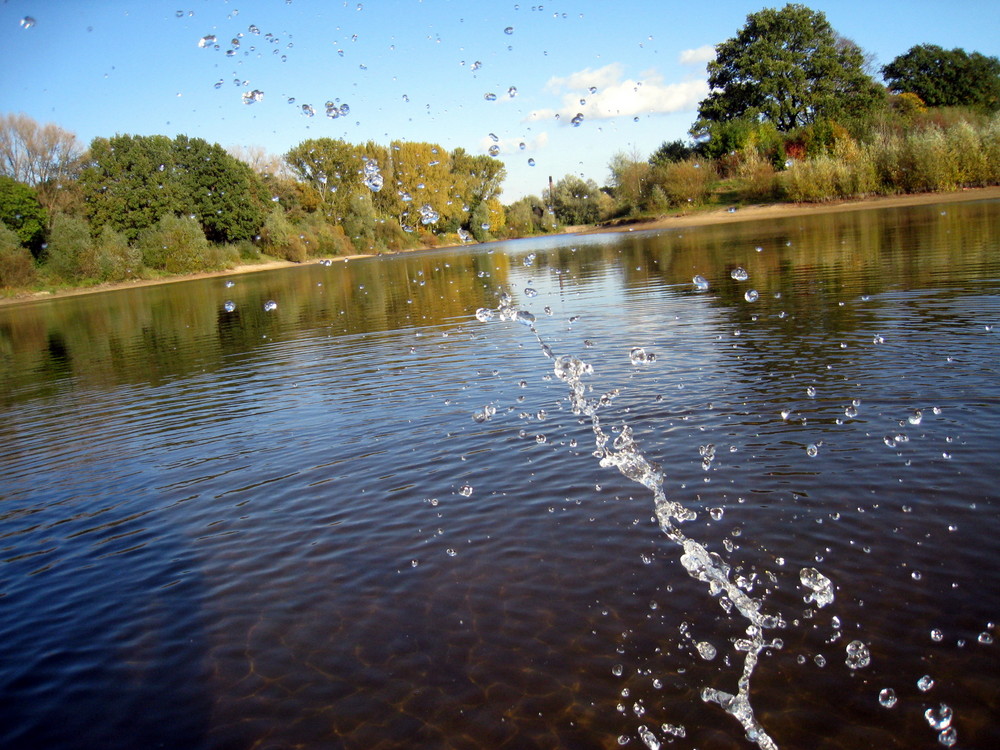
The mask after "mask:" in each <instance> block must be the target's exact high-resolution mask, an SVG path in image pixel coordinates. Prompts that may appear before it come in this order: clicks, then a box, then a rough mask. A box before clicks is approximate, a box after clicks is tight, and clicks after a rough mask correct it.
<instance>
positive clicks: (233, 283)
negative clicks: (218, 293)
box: [226, 280, 236, 289]
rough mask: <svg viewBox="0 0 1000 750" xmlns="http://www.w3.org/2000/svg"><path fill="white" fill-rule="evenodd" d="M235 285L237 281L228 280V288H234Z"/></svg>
mask: <svg viewBox="0 0 1000 750" xmlns="http://www.w3.org/2000/svg"><path fill="white" fill-rule="evenodd" d="M234 286H236V282H235V281H232V280H229V281H227V282H226V289H232V288H233V287H234Z"/></svg>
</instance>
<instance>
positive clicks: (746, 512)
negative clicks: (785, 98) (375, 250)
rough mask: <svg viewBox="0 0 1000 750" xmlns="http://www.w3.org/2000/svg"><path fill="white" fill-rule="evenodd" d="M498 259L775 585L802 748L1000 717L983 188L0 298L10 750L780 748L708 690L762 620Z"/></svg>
mask: <svg viewBox="0 0 1000 750" xmlns="http://www.w3.org/2000/svg"><path fill="white" fill-rule="evenodd" d="M737 267H742V268H744V269H745V270H746V271H747V272H748V274H749V279H748V280H746V281H738V280H735V279H733V278H732V277H731V272H732V271H733V270H734V269H736V268H737ZM695 274H701V275H703V276H704V277H705V278H706V279H707V280H708V282H709V284H710V286H709V289H708V290H707V291H697V290H696V289H695V288H694V285H693V284H692V283H691V279H692V277H693V276H694V275H695ZM500 288H505V289H509V290H510V292H511V294H512V295H513V297H514V300H515V303H516V304H517V305H518V306H520V307H522V308H525V309H528V310H530V311H531V312H532V313H533V314H534V315H535V316H536V317H537V323H536V328H537V330H538V334H539V336H540V337H541V338H542V339H543V340H544V341H545V343H546V344H547V345H548V346H550V347H551V348H552V350H553V351H554V353H555V354H556V355H557V356H558V355H561V354H574V355H575V356H577V357H580V358H582V359H584V360H586V361H587V362H589V363H591V364H592V365H593V367H594V370H595V373H594V375H593V376H591V377H589V378H588V379H587V381H586V382H588V383H591V384H592V385H593V389H594V390H593V393H592V394H591V395H593V396H597V395H600V394H601V393H605V392H608V391H611V390H612V389H617V390H618V396H617V398H615V399H614V401H613V402H612V404H611V405H610V406H607V407H605V408H604V409H603V410H602V412H601V419H602V424H603V425H604V427H605V429H607V430H609V431H611V430H615V431H617V430H619V429H620V426H621V425H622V424H623V423H624V424H627V425H628V426H629V427H631V428H632V430H634V434H635V436H636V438H637V441H638V443H639V445H640V446H641V449H642V451H643V453H644V454H645V455H646V456H647V457H648V458H649V459H650V460H653V461H656V462H657V463H659V464H660V465H661V466H662V469H663V471H664V472H665V475H666V480H665V482H664V489H665V491H666V493H667V495H668V497H670V498H671V499H673V500H676V501H678V502H681V503H683V504H684V505H686V506H687V507H689V508H691V509H693V510H695V511H697V512H698V519H697V520H695V521H693V522H690V523H688V524H685V525H684V527H683V528H684V530H685V533H687V534H688V535H689V536H690V537H692V538H694V539H696V540H698V541H699V542H700V543H702V544H704V545H705V546H706V547H707V548H708V549H709V550H711V551H713V552H717V553H718V554H719V555H721V557H722V558H723V559H724V560H725V561H726V562H727V563H728V564H729V565H731V566H732V569H733V572H732V577H733V579H734V580H739V581H740V582H741V583H742V584H743V585H744V587H745V588H747V589H749V590H750V592H751V595H752V596H755V597H762V598H763V599H764V601H765V606H766V607H767V608H768V609H769V610H770V611H772V612H780V613H781V614H782V616H783V617H784V619H785V620H786V622H787V626H786V627H785V628H782V629H780V630H777V631H773V632H771V633H769V637H779V638H780V639H781V640H782V641H783V648H781V649H780V650H775V649H771V650H768V651H765V652H764V653H763V654H762V655H761V660H760V664H759V665H758V667H757V669H756V671H755V672H754V673H753V676H752V681H751V686H752V690H751V697H752V705H753V708H754V710H755V711H756V715H757V718H758V719H759V721H760V723H761V724H762V725H763V727H764V728H765V729H766V730H767V732H768V733H769V734H770V736H771V737H772V738H773V739H774V740H775V742H776V743H777V744H778V745H779V746H780V747H782V748H878V749H879V750H885V749H888V748H933V747H940V746H941V744H939V738H938V734H939V732H938V731H937V730H935V729H933V728H932V727H931V726H930V725H929V723H928V721H927V720H926V719H925V717H924V712H925V710H927V709H928V708H932V709H934V710H935V711H937V710H939V707H940V705H941V704H942V703H943V704H946V705H947V706H948V707H950V708H951V709H952V711H953V719H952V724H951V726H952V728H953V729H954V730H955V731H956V734H957V744H956V745H955V746H956V747H962V748H993V747H997V746H1000V722H998V717H1000V646H998V645H997V643H996V642H995V640H996V639H997V638H998V637H1000V633H997V632H996V629H995V625H994V623H995V622H996V621H997V620H998V618H1000V585H998V575H997V569H998V564H1000V541H998V540H1000V517H998V508H1000V490H998V484H1000V469H998V457H1000V450H998V449H1000V203H997V202H970V203H965V204H949V205H939V206H931V207H926V208H910V209H899V210H884V211H865V212H852V213H844V214H840V215H828V216H816V217H804V218H797V219H791V220H786V221H780V222H779V221H771V222H755V223H744V224H738V225H730V226H727V227H722V228H703V229H685V230H683V231H681V230H676V231H664V232H653V233H635V234H626V235H617V236H608V235H605V236H591V237H575V238H552V239H544V240H538V241H518V242H511V243H503V244H496V245H492V246H483V247H476V248H470V249H463V250H444V251H438V252H431V253H423V254H413V255H405V256H399V257H383V258H373V259H369V260H364V261H357V262H355V261H352V262H350V263H348V264H334V265H333V266H330V267H325V266H321V265H311V266H308V267H304V268H297V269H293V270H286V271H279V272H267V273H260V274H252V275H248V276H242V277H235V284H234V285H233V286H232V287H231V288H227V287H226V286H225V283H224V281H223V280H221V279H211V280H205V281H194V282H187V283H183V284H175V285H167V286H161V287H147V288H141V289H135V290H129V291H120V292H114V293H107V294H100V295H93V296H87V297H81V298H67V299H57V300H51V301H48V302H41V303H37V304H31V305H27V306H19V307H14V308H4V309H0V377H2V380H0V477H2V486H0V644H2V650H0V747H4V748H148V747H178V748H179V747H183V748H251V747H253V748H288V747H310V748H313V747H324V748H326V747H328V748H395V747H428V748H430V747H433V748H438V747H442V748H501V747H503V748H555V747H564V748H611V747H618V746H619V744H620V743H622V742H625V743H627V745H628V746H632V747H645V746H646V745H645V744H644V743H643V741H642V740H641V739H640V730H639V727H640V726H645V727H647V729H648V731H651V732H653V733H654V734H655V736H656V737H657V738H658V741H659V742H660V743H662V744H663V746H664V747H677V748H699V750H710V749H712V748H747V747H752V746H753V745H752V743H751V742H749V741H748V740H747V739H746V738H745V737H744V732H743V730H742V728H741V727H740V726H739V724H738V723H737V722H736V721H735V720H734V719H733V718H732V717H731V716H729V715H727V714H726V713H725V712H724V711H723V710H722V709H720V708H719V707H718V706H716V705H714V704H709V703H705V702H703V701H702V699H701V697H700V693H701V690H702V688H704V687H713V688H718V689H722V690H726V691H729V692H735V691H736V683H737V679H738V678H739V676H740V673H741V669H742V654H740V653H737V652H736V651H735V650H734V647H733V641H734V639H737V638H742V637H745V629H746V621H745V620H743V619H742V618H740V617H738V616H736V614H735V613H734V614H727V613H726V611H725V610H724V609H723V607H721V606H720V604H719V599H718V597H715V598H713V597H712V596H711V595H710V593H709V591H708V589H707V587H706V585H705V584H703V583H701V582H698V581H696V580H694V579H692V578H691V577H690V576H689V575H688V574H687V572H686V571H685V569H684V567H682V565H681V564H680V562H679V559H678V558H679V551H678V549H677V548H676V547H675V546H674V545H673V544H672V543H670V542H669V540H667V539H666V538H665V537H664V536H663V534H662V533H661V532H660V531H659V530H658V528H657V526H656V523H655V522H654V520H653V519H652V510H653V506H652V497H651V494H650V492H649V490H647V489H646V488H644V487H641V486H639V485H638V484H636V483H635V482H632V481H630V480H629V479H627V478H626V477H625V476H623V475H622V474H621V473H619V472H618V471H617V470H615V469H613V468H611V469H608V468H601V467H600V466H599V465H598V460H597V458H595V457H594V456H593V455H591V454H592V451H593V449H594V436H593V433H592V432H591V428H590V425H589V423H587V422H586V421H585V420H581V419H580V418H579V417H578V416H575V415H574V414H572V412H571V410H570V405H569V402H568V399H567V395H568V394H567V388H566V384H565V383H563V382H561V381H559V380H558V379H557V378H554V377H553V376H552V361H551V360H549V359H547V358H546V356H545V355H544V354H543V352H542V351H541V348H540V347H539V344H538V342H537V341H536V339H535V337H534V336H533V335H532V333H531V331H530V330H529V329H528V328H527V327H526V326H524V325H521V324H519V323H516V322H506V321H499V320H494V321H491V322H488V323H482V322H479V321H478V320H476V318H475V317H474V313H475V311H476V309H477V308H479V307H490V308H495V307H497V305H498V301H497V290H498V289H500ZM526 288H532V289H534V290H536V292H537V296H530V292H525V289H526ZM750 289H753V290H756V291H757V292H758V293H759V298H758V299H757V300H756V301H754V302H748V301H747V300H746V299H745V296H744V295H745V293H746V292H747V291H748V290H750ZM268 300H273V301H274V302H275V303H276V304H277V307H276V309H274V310H271V311H265V309H264V307H265V303H266V302H267V301H268ZM227 301H231V302H233V303H235V311H233V312H226V310H225V308H224V305H225V303H226V302H227ZM547 309H548V310H550V311H551V314H547V312H546V310H547ZM571 319H573V320H572V322H570V321H571ZM633 347H644V348H645V350H646V351H647V352H649V353H653V354H655V356H656V359H655V361H654V362H650V363H647V364H644V365H638V366H637V365H633V364H632V362H631V361H630V358H629V352H630V349H632V348H633ZM810 394H813V395H810ZM486 406H492V407H494V408H495V410H496V412H495V414H493V415H492V417H491V418H490V419H488V420H486V421H482V422H477V421H475V420H474V418H473V416H474V414H475V413H476V412H480V411H482V410H483V409H484V407H486ZM855 410H856V414H855ZM848 411H850V413H851V414H852V415H853V416H849V415H848V414H847V412H848ZM918 411H919V414H918V413H917V412H918ZM709 445H711V446H713V447H714V458H713V459H712V460H711V461H709V462H707V463H706V462H705V460H704V457H703V455H702V453H707V454H709V456H711V455H712V449H710V448H708V447H707V446H709ZM810 446H813V450H809V447H810ZM700 449H702V450H700ZM810 452H814V453H815V455H809V454H810ZM706 467H707V468H706ZM805 567H815V568H816V569H817V570H819V571H820V572H821V573H822V574H823V575H825V576H827V577H829V578H830V579H831V580H832V581H833V585H834V587H835V588H834V593H835V598H834V601H833V602H832V603H831V604H829V605H827V606H825V607H822V608H819V607H817V606H816V604H815V603H807V602H805V601H804V597H805V595H806V594H808V593H809V592H808V590H807V589H806V588H805V587H804V586H803V585H802V584H801V583H800V581H799V572H800V570H801V569H802V568H805ZM935 630H939V631H940V634H939V635H938V634H937V633H935V634H933V635H932V631H935ZM852 640H860V641H862V642H863V643H864V644H865V645H866V646H867V647H868V649H869V650H870V652H871V664H870V665H868V666H867V667H864V668H861V669H850V668H848V667H847V666H846V665H845V658H846V651H845V649H846V646H847V643H848V642H850V641H852ZM703 642H707V643H710V644H712V645H713V646H714V647H715V648H716V649H717V651H718V655H717V656H716V657H715V658H714V659H713V660H711V661H707V660H705V659H703V658H701V657H700V656H699V653H698V651H697V650H696V644H698V643H703ZM821 665H822V666H821ZM924 675H929V676H930V677H931V678H933V680H934V685H933V687H932V688H930V689H929V690H928V691H926V692H924V691H921V690H920V689H919V688H918V684H917V683H918V680H919V679H920V678H921V677H922V676H924ZM884 688H891V689H893V690H894V691H895V693H896V696H897V703H896V704H895V706H893V707H892V708H886V707H883V706H882V705H880V702H879V692H880V691H881V690H882V689H884ZM664 724H668V725H671V727H683V734H684V736H683V737H681V736H677V735H676V734H671V733H670V732H669V731H668V730H667V729H664V728H663V725H664ZM668 729H669V728H668ZM675 731H678V732H679V730H675ZM945 739H946V740H947V737H945Z"/></svg>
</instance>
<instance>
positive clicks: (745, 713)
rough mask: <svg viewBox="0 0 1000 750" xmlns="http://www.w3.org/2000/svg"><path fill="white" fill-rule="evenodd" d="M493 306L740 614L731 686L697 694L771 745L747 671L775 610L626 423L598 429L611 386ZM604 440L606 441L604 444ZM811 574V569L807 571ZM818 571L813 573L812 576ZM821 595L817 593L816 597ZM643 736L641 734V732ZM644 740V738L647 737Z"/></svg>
mask: <svg viewBox="0 0 1000 750" xmlns="http://www.w3.org/2000/svg"><path fill="white" fill-rule="evenodd" d="M499 302H500V304H499V307H498V308H497V309H496V310H495V311H494V310H489V309H487V308H481V309H480V310H478V311H477V312H476V317H477V319H478V320H480V321H481V322H486V321H489V320H493V319H494V318H499V319H500V320H502V321H517V322H520V323H522V324H524V325H526V326H527V327H528V328H529V329H530V330H531V332H532V334H533V335H534V337H535V339H536V340H537V342H538V345H539V347H540V348H541V350H542V353H543V354H544V355H545V356H546V357H548V358H549V359H551V360H553V363H554V364H553V372H554V374H555V376H556V377H557V378H558V379H559V380H561V381H562V382H564V383H565V384H566V385H567V386H568V387H569V399H570V406H571V408H572V411H573V414H575V415H577V416H582V417H585V418H588V419H589V420H590V427H591V430H592V432H593V435H594V442H595V447H594V452H593V455H594V457H595V458H598V459H599V461H600V465H601V466H602V467H614V468H617V469H618V471H620V472H621V473H622V474H623V475H624V476H625V477H627V478H628V479H631V480H632V481H633V482H636V483H637V484H640V485H642V486H643V487H645V488H646V489H648V490H649V491H650V492H652V494H653V504H654V511H655V515H656V519H657V524H658V525H659V528H660V530H661V531H662V532H663V533H664V534H665V535H666V536H667V538H668V539H670V541H672V542H673V543H674V544H676V545H677V546H678V547H680V548H681V550H682V552H681V555H680V562H681V564H682V565H683V566H684V568H685V570H687V572H688V574H689V575H690V576H691V577H692V578H694V579H696V580H699V581H702V582H704V583H707V584H708V590H709V594H710V595H711V596H712V597H718V598H719V603H720V606H722V607H723V609H725V610H726V611H727V612H728V611H729V610H730V609H731V607H735V608H736V609H737V610H738V611H739V613H740V614H741V615H742V616H743V617H744V618H746V620H747V621H748V622H749V624H748V625H747V627H746V635H747V638H739V639H736V641H735V643H734V648H735V650H736V651H737V652H742V653H743V654H744V656H743V672H742V674H741V675H740V677H739V679H738V680H737V690H736V692H735V693H730V692H727V691H724V690H719V689H717V688H712V687H704V688H703V689H702V691H701V698H702V700H704V701H705V702H707V703H715V704H717V705H719V706H720V707H721V708H722V709H723V710H725V711H726V712H727V713H729V714H730V715H731V716H733V717H734V718H735V719H736V720H737V721H738V722H739V723H740V724H741V725H742V727H743V729H744V730H745V731H746V736H747V738H748V739H749V740H751V741H753V742H755V743H756V744H757V745H758V746H759V747H760V748H762V750H777V747H778V745H777V743H776V742H775V741H774V740H773V739H772V738H771V737H770V735H768V733H767V732H766V731H765V730H764V727H763V726H762V725H761V724H760V722H759V721H758V720H757V718H756V716H755V715H754V711H753V707H752V706H751V704H750V677H751V676H752V674H753V671H754V669H755V668H756V666H757V662H758V660H759V657H760V653H761V651H763V650H764V649H779V648H781V646H782V643H781V640H780V639H772V640H767V639H766V638H765V631H767V630H773V629H776V628H783V627H785V625H786V623H785V621H784V619H783V618H782V617H781V615H779V614H765V613H764V612H762V611H761V608H762V606H763V601H762V599H757V598H754V597H751V596H749V595H748V594H747V593H746V592H744V591H743V590H742V589H740V588H739V587H738V586H737V584H736V583H735V582H734V581H733V580H732V578H731V577H730V566H729V565H728V564H727V563H726V562H725V561H724V560H723V559H722V558H721V557H720V556H719V555H718V554H717V553H715V552H709V551H708V549H707V548H706V547H705V546H704V545H703V544H701V543H699V542H697V541H695V540H694V539H691V538H690V537H688V536H687V535H686V534H685V533H684V532H683V531H681V529H680V527H679V524H681V523H684V522H686V521H693V520H695V519H696V517H697V514H696V513H695V512H694V511H693V510H691V509H690V508H688V507H686V506H684V505H683V504H681V503H679V502H677V501H675V500H671V499H669V498H668V497H667V496H666V493H665V492H664V490H663V481H664V474H663V472H662V470H661V469H660V467H658V466H657V465H656V464H655V463H653V462H651V461H650V460H649V459H647V458H646V456H645V455H644V454H643V453H642V451H641V450H640V448H639V446H638V444H637V443H636V441H635V439H634V438H633V432H632V429H631V428H630V427H629V426H628V425H626V424H622V425H621V428H620V430H619V432H618V434H617V436H616V437H615V438H614V440H611V436H610V435H609V434H608V433H607V432H606V431H605V430H604V428H603V426H602V424H601V419H600V415H599V414H598V412H599V411H600V409H602V408H603V407H606V406H608V405H610V404H611V403H612V401H613V400H614V398H615V396H616V395H618V392H617V390H613V391H611V392H608V393H605V394H603V395H601V396H600V397H598V398H592V397H588V396H587V393H588V388H587V386H586V385H585V384H584V382H583V379H584V377H585V376H587V375H590V374H593V372H594V370H593V367H592V366H591V365H590V364H589V363H587V362H585V361H583V360H581V359H579V358H577V357H575V356H572V355H558V356H557V355H556V354H555V353H554V352H553V351H552V349H551V347H550V346H549V345H548V344H546V343H545V341H544V340H543V339H542V337H541V335H540V334H539V332H538V329H537V328H536V326H535V316H534V315H533V314H532V313H530V312H529V311H527V310H519V309H517V308H516V307H515V306H514V304H513V299H512V297H511V296H510V295H509V294H507V293H506V292H502V293H501V294H500V299H499ZM609 441H610V442H611V446H610V447H609V446H608V443H609ZM813 574H815V575H813ZM802 575H803V583H804V584H805V578H806V577H808V578H809V580H810V581H812V580H819V579H822V582H823V585H822V587H821V590H822V592H823V593H822V594H819V593H815V592H817V591H818V590H817V589H815V588H814V596H815V597H816V599H815V601H816V602H817V604H818V605H819V606H823V605H824V604H825V603H827V599H826V598H825V595H826V591H827V589H830V590H831V591H832V584H830V581H829V579H827V578H826V577H825V576H822V574H820V573H819V572H818V571H815V570H814V569H810V570H809V572H808V573H807V572H806V571H803V573H802ZM817 577H818V578H817ZM820 597H822V598H820ZM832 598H833V597H832V593H831V594H830V595H829V600H830V601H832ZM643 739H644V741H645V738H643ZM647 744H648V742H647Z"/></svg>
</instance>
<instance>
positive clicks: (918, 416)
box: [906, 409, 924, 424]
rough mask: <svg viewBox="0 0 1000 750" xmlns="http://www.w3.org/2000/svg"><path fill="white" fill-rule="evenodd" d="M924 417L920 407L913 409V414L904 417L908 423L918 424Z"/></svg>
mask: <svg viewBox="0 0 1000 750" xmlns="http://www.w3.org/2000/svg"><path fill="white" fill-rule="evenodd" d="M923 418H924V413H923V412H922V411H920V409H914V410H913V414H911V415H910V416H909V417H907V418H906V421H907V422H909V423H910V424H920V422H921V420H922V419H923Z"/></svg>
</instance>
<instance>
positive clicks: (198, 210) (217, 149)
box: [173, 135, 268, 242]
mask: <svg viewBox="0 0 1000 750" xmlns="http://www.w3.org/2000/svg"><path fill="white" fill-rule="evenodd" d="M173 151H174V159H173V166H174V172H173V174H174V175H175V177H176V179H177V181H178V183H179V185H180V189H181V194H182V196H183V198H182V202H183V208H184V210H185V211H187V212H188V213H189V214H192V215H194V216H195V217H196V218H197V219H198V223H200V224H201V228H202V230H203V231H204V232H205V237H207V238H208V240H209V241H210V242H240V241H245V240H252V239H253V238H254V237H255V236H256V235H257V233H258V232H259V231H260V229H261V227H263V226H264V220H265V219H266V218H267V212H266V210H265V208H264V207H265V205H266V203H267V201H268V198H267V195H266V191H265V189H264V184H263V181H262V180H261V178H260V176H259V175H257V174H256V173H255V172H254V171H253V170H252V169H251V168H250V167H249V166H248V165H247V164H245V163H244V162H242V161H240V160H239V159H237V158H236V157H234V156H232V155H231V154H229V153H228V152H227V151H226V150H225V149H223V148H222V146H220V145H219V144H217V143H208V141H205V140H203V139H201V138H188V137H187V136H186V135H179V136H177V137H176V138H175V139H174V142H173Z"/></svg>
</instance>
